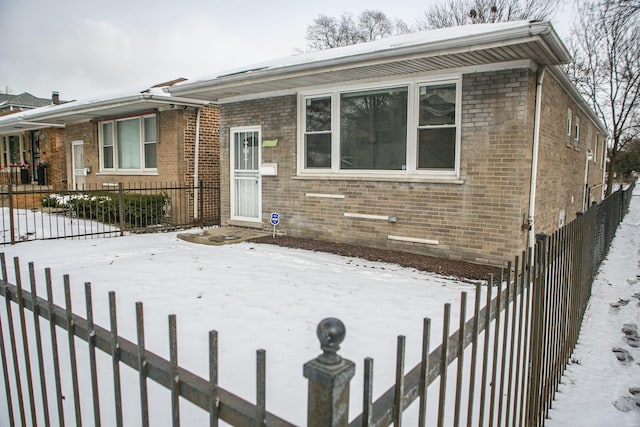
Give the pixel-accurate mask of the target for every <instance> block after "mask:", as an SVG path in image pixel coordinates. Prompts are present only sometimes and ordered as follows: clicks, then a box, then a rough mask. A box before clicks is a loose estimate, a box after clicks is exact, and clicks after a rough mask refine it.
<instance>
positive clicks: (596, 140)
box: [593, 132, 600, 163]
mask: <svg viewBox="0 0 640 427" xmlns="http://www.w3.org/2000/svg"><path fill="white" fill-rule="evenodd" d="M599 144H600V134H599V133H598V132H596V136H595V138H594V140H593V163H598V145H599Z"/></svg>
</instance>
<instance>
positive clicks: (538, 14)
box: [417, 0, 557, 30]
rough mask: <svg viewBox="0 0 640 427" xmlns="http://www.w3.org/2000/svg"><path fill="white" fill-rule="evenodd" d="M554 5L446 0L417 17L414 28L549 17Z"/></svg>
mask: <svg viewBox="0 0 640 427" xmlns="http://www.w3.org/2000/svg"><path fill="white" fill-rule="evenodd" d="M556 8H557V1H556V0H447V1H446V2H443V3H439V4H436V5H433V6H432V7H431V8H430V9H427V10H426V11H425V12H424V16H423V17H422V18H419V19H418V20H417V22H418V28H419V29H421V30H430V29H434V28H443V27H453V26H457V25H467V24H481V23H491V22H508V21H521V20H530V21H544V20H550V19H552V18H553V16H554V14H555V10H556Z"/></svg>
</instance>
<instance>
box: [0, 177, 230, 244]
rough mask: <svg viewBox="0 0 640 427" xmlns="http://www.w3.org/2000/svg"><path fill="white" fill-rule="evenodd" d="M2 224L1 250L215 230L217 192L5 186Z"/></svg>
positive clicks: (204, 188) (208, 186)
mask: <svg viewBox="0 0 640 427" xmlns="http://www.w3.org/2000/svg"><path fill="white" fill-rule="evenodd" d="M196 199H197V202H194V201H195V200H196ZM195 203H197V206H195ZM0 223H2V226H3V230H5V232H4V234H3V235H2V236H0V244H15V243H20V242H23V241H29V240H48V239H66V238H80V237H82V238H97V237H115V236H123V235H125V234H131V233H145V232H155V231H166V230H174V229H181V228H188V227H193V226H209V225H219V224H220V186H219V185H218V184H217V183H205V182H200V183H199V185H196V186H194V185H181V184H175V183H128V184H123V183H116V184H108V185H104V184H103V185H100V186H98V185H87V186H85V187H83V188H82V189H79V190H71V191H69V190H65V191H53V190H52V188H51V187H50V186H38V185H15V184H13V183H11V182H9V183H7V184H6V185H2V186H0ZM6 230H8V231H9V232H7V231H6Z"/></svg>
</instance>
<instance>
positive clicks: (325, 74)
mask: <svg viewBox="0 0 640 427" xmlns="http://www.w3.org/2000/svg"><path fill="white" fill-rule="evenodd" d="M570 60H571V58H570V56H569V52H568V51H567V49H566V48H565V46H564V45H563V44H562V42H561V40H560V39H559V37H558V35H557V34H556V32H555V30H554V29H553V27H552V26H551V25H550V24H549V23H544V22H531V23H529V22H511V23H500V24H479V25H469V26H464V27H456V28H446V29H439V30H433V31H427V32H420V33H415V34H407V35H401V36H396V37H390V38H387V39H383V40H378V41H374V42H370V43H363V44H359V45H354V46H348V47H341V48H336V49H330V50H326V51H322V52H313V53H307V54H301V55H297V56H292V57H288V58H284V59H281V60H276V61H272V62H266V63H263V64H257V65H255V66H251V67H246V68H241V69H238V70H233V71H230V72H228V73H224V74H220V75H216V76H211V77H206V78H202V79H198V80H189V81H186V82H183V83H180V84H177V85H175V86H172V87H169V88H167V89H166V90H168V91H169V92H170V93H171V94H172V95H173V96H184V97H189V98H200V99H205V100H210V101H215V102H218V103H219V104H220V109H221V112H220V115H221V116H220V117H221V125H220V126H221V127H220V129H221V148H220V154H221V155H220V161H221V183H222V185H221V221H222V223H223V224H225V225H236V226H246V227H256V228H262V229H269V228H270V227H271V225H270V221H269V219H270V214H271V213H272V212H278V213H279V214H280V224H279V226H278V227H279V228H278V230H279V231H281V232H284V233H286V234H287V235H291V236H299V237H309V238H316V239H323V240H331V241H337V242H347V243H353V244H358V245H365V246H371V247H378V248H388V249H393V250H401V251H409V252H417V253H423V254H429V255H435V256H440V257H446V258H451V259H463V260H468V261H473V262H479V263H490V264H496V265H504V263H505V260H507V259H511V258H512V256H513V255H514V253H516V254H517V253H519V252H520V251H522V250H524V249H525V248H527V247H528V246H530V245H532V244H533V241H534V238H535V233H539V232H546V233H550V232H553V231H554V230H556V229H557V228H558V227H559V226H561V225H562V224H564V223H566V222H568V221H570V220H571V219H573V218H574V217H575V216H576V213H577V212H579V211H583V210H585V208H586V207H587V206H588V205H589V204H590V203H591V202H593V201H599V200H601V198H602V183H603V179H604V169H603V166H604V151H605V145H606V137H607V132H606V129H605V128H604V126H603V125H602V124H601V123H600V122H599V121H598V119H597V116H596V115H595V114H594V113H593V111H592V110H591V109H590V108H589V106H588V105H587V104H586V103H585V102H584V100H583V99H582V98H581V97H580V95H579V94H578V92H577V90H576V88H575V87H574V86H573V85H572V84H571V82H570V81H569V79H568V78H567V76H566V75H565V73H564V72H563V71H562V69H561V68H560V65H562V64H566V63H568V62H569V61H570Z"/></svg>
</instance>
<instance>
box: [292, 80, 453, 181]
mask: <svg viewBox="0 0 640 427" xmlns="http://www.w3.org/2000/svg"><path fill="white" fill-rule="evenodd" d="M443 84H454V85H455V87H456V111H455V129H456V141H455V161H454V167H453V169H447V170H440V169H418V168H417V166H418V164H417V162H418V158H417V156H418V123H419V105H418V103H419V90H420V87H421V86H432V85H443ZM397 87H407V109H408V111H407V136H406V143H407V146H406V169H405V170H379V169H358V170H355V169H340V95H341V94H343V93H347V92H358V91H367V90H378V89H380V90H383V89H391V88H397ZM321 97H330V98H331V167H330V168H305V156H306V153H305V143H304V141H305V133H306V100H307V99H309V98H321ZM461 117H462V74H455V75H447V76H440V77H438V78H434V79H424V78H421V79H412V80H406V79H404V80H394V81H385V82H383V83H368V84H357V85H345V86H339V87H335V88H332V90H327V89H326V88H324V89H318V90H311V91H304V92H300V93H298V144H297V148H298V155H297V168H298V176H326V177H336V176H339V177H364V178H369V177H381V178H403V177H404V178H424V179H429V178H433V179H446V178H459V177H460V140H461V133H462V125H461V124H462V119H461ZM447 127H453V126H450V125H447Z"/></svg>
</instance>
